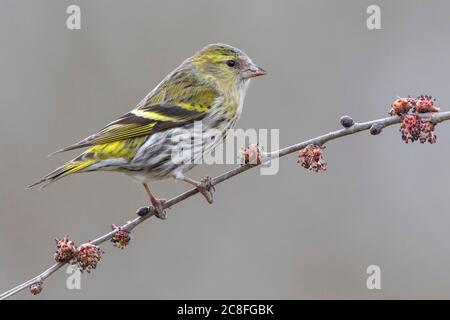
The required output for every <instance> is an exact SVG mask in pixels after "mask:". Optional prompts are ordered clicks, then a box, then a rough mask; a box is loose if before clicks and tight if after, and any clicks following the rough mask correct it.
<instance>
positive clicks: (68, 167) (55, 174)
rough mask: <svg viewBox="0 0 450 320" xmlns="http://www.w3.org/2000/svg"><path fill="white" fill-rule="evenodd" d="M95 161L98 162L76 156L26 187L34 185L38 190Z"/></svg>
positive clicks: (95, 161) (29, 187)
mask: <svg viewBox="0 0 450 320" xmlns="http://www.w3.org/2000/svg"><path fill="white" fill-rule="evenodd" d="M97 162H98V160H96V159H86V160H82V159H80V158H76V159H74V160H72V161H69V162H67V163H65V164H64V165H62V166H61V167H59V168H58V169H56V170H54V171H52V172H50V173H49V174H48V175H46V176H45V177H43V178H42V179H41V180H39V181H37V182H35V183H33V184H32V185H29V186H28V187H27V189H31V188H35V187H37V188H39V190H40V189H43V188H45V187H46V186H48V185H49V184H50V183H52V182H55V181H57V180H59V179H61V178H63V177H65V176H68V175H69V174H72V173H76V172H80V171H82V170H83V169H86V168H87V167H89V166H91V165H93V164H95V163H97Z"/></svg>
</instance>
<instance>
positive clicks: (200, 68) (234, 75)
mask: <svg viewBox="0 0 450 320" xmlns="http://www.w3.org/2000/svg"><path fill="white" fill-rule="evenodd" d="M189 61H190V63H191V64H192V65H193V66H194V67H195V70H196V73H197V74H198V75H199V76H200V77H202V78H204V79H205V80H208V81H212V82H216V83H217V84H218V85H219V86H220V87H222V88H227V87H231V86H232V85H239V84H242V83H245V82H248V80H250V79H251V78H254V77H257V76H262V75H265V74H266V73H267V72H266V71H265V70H263V69H262V68H260V67H258V66H257V65H255V64H254V63H253V62H252V60H251V59H250V58H249V57H248V56H247V55H246V54H245V53H244V52H243V51H241V50H239V49H237V48H234V47H232V46H229V45H226V44H220V43H219V44H210V45H208V46H206V47H204V48H203V49H202V50H200V51H199V52H197V53H196V54H195V55H194V56H193V57H191V58H190V59H189Z"/></svg>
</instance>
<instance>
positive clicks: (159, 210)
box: [152, 199, 167, 220]
mask: <svg viewBox="0 0 450 320" xmlns="http://www.w3.org/2000/svg"><path fill="white" fill-rule="evenodd" d="M165 202H166V200H165V199H152V206H153V209H154V210H155V216H156V217H158V218H159V219H161V220H166V218H167V213H166V209H165V208H164V204H165Z"/></svg>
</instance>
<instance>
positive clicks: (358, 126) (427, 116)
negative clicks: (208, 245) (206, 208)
mask: <svg viewBox="0 0 450 320" xmlns="http://www.w3.org/2000/svg"><path fill="white" fill-rule="evenodd" d="M418 117H419V118H420V119H421V120H422V121H424V122H425V121H426V122H430V123H433V124H438V123H440V122H443V121H447V120H450V111H447V112H436V113H423V114H418ZM348 119H349V120H350V121H351V123H350V124H349V125H348V126H350V127H349V128H344V129H340V130H336V131H332V132H329V133H327V134H324V135H321V136H318V137H315V138H313V139H309V140H306V141H303V142H300V143H297V144H294V145H292V146H289V147H286V148H283V149H280V150H277V151H273V152H269V153H265V154H264V155H263V156H262V159H261V161H260V162H259V163H258V164H246V165H242V166H239V167H237V168H235V169H232V170H230V171H228V172H225V173H223V174H221V175H219V176H217V177H215V178H214V179H213V180H212V185H214V186H215V185H217V184H219V183H222V182H224V181H225V180H228V179H230V178H232V177H234V176H236V175H238V174H241V173H243V172H245V171H247V170H250V169H252V168H255V167H258V166H260V165H261V164H264V163H267V162H268V161H272V160H273V159H276V158H280V157H283V156H285V155H288V154H291V153H294V152H296V151H299V150H302V149H304V148H306V147H307V146H309V145H318V146H322V145H324V144H325V143H327V142H328V141H331V140H335V139H339V138H342V137H345V136H348V135H351V134H355V133H358V132H361V131H367V130H371V129H373V128H378V130H381V129H382V128H385V127H389V126H392V125H395V124H399V123H401V122H402V121H403V117H401V116H398V115H394V116H391V117H387V118H383V119H378V120H373V121H368V122H362V123H353V120H351V119H350V118H347V120H348ZM343 125H344V126H345V123H343ZM371 131H372V130H371ZM372 133H373V132H372ZM377 133H379V132H377ZM374 134H376V133H374ZM198 192H199V191H198V190H197V189H191V190H189V191H186V192H184V193H182V194H180V195H178V196H176V197H174V198H172V199H170V200H168V201H167V202H165V203H164V208H165V209H167V208H170V207H173V206H174V205H176V204H178V203H180V202H182V201H183V200H185V199H187V198H190V197H192V196H193V195H195V194H197V193H198ZM147 211H148V213H147V214H145V215H144V216H139V217H137V218H135V219H133V220H131V221H129V222H127V223H125V224H124V225H122V226H121V227H120V228H121V229H122V230H125V231H128V232H130V231H131V230H133V229H134V228H135V227H136V226H138V225H139V224H141V223H142V222H144V221H145V220H147V219H149V218H150V217H153V216H154V215H155V211H154V209H153V207H148V208H147ZM116 231H117V230H112V231H111V232H108V233H106V234H104V235H102V236H100V237H98V238H97V239H95V240H93V241H91V242H90V244H93V245H99V244H102V243H103V242H105V241H108V240H111V239H112V238H113V237H114V236H115V234H116ZM66 264H67V263H66V262H59V263H55V264H54V265H52V266H51V267H49V268H48V269H47V270H45V271H44V272H42V273H41V274H39V275H37V276H36V277H34V278H32V279H30V280H28V281H26V282H24V283H22V284H20V285H18V286H16V287H15V288H12V289H10V290H8V291H6V292H4V293H2V294H1V295H0V300H4V299H7V298H9V297H11V296H13V295H15V294H16V293H18V292H20V291H22V290H24V289H27V288H29V287H30V286H31V285H33V284H36V283H42V281H44V280H45V279H46V278H48V277H50V276H51V275H52V274H53V273H55V272H56V271H57V270H58V269H60V268H62V267H63V266H64V265H66Z"/></svg>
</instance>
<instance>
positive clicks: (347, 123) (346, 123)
mask: <svg viewBox="0 0 450 320" xmlns="http://www.w3.org/2000/svg"><path fill="white" fill-rule="evenodd" d="M339 122H340V123H341V125H342V126H343V127H344V128H350V127H353V125H354V124H355V121H353V119H352V118H351V117H349V116H342V117H341V119H340V120H339Z"/></svg>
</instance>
